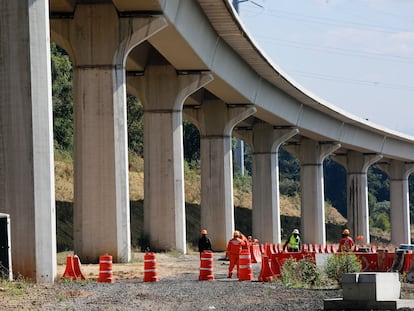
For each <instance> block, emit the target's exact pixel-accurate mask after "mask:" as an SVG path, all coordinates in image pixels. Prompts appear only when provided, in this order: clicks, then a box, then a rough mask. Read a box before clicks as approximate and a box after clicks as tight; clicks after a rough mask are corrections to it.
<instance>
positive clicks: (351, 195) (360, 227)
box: [334, 151, 382, 244]
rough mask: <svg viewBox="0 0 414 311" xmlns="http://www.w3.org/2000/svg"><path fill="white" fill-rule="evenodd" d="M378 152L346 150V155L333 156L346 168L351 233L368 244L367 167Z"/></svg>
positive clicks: (377, 158) (376, 157)
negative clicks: (360, 237) (368, 152)
mask: <svg viewBox="0 0 414 311" xmlns="http://www.w3.org/2000/svg"><path fill="white" fill-rule="evenodd" d="M381 158H382V155H379V154H363V153H360V152H357V151H348V153H347V154H346V156H340V155H338V156H335V158H334V160H335V161H338V162H339V163H341V164H342V165H343V166H344V167H345V169H346V170H347V187H348V189H347V219H348V228H349V229H350V230H351V234H352V235H353V236H354V237H356V236H363V242H364V243H367V244H369V242H370V236H369V207H368V177H367V172H368V168H369V167H370V166H371V165H372V164H373V163H375V162H377V161H378V160H379V159H381Z"/></svg>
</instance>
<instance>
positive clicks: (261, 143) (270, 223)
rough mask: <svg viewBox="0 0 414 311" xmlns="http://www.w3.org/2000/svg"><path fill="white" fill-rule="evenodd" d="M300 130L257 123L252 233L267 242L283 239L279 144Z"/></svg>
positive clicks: (253, 137) (253, 146)
mask: <svg viewBox="0 0 414 311" xmlns="http://www.w3.org/2000/svg"><path fill="white" fill-rule="evenodd" d="M298 132H299V130H298V129H296V128H275V127H273V126H272V125H271V124H268V123H257V124H255V125H253V129H252V132H251V139H250V146H251V149H252V166H253V167H252V168H253V169H252V182H253V204H252V207H253V209H252V225H253V232H252V233H253V236H254V237H255V238H257V239H259V240H260V241H262V242H263V243H264V242H268V243H280V242H281V224H280V192H279V155H278V154H279V147H280V145H281V144H282V143H283V142H285V141H286V140H288V139H289V138H291V137H293V136H294V135H296V134H297V133H298ZM247 141H248V142H249V140H247Z"/></svg>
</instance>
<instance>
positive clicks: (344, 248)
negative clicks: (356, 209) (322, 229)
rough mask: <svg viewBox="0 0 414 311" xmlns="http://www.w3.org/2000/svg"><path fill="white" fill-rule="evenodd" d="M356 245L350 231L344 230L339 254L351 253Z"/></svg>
mask: <svg viewBox="0 0 414 311" xmlns="http://www.w3.org/2000/svg"><path fill="white" fill-rule="evenodd" d="M354 245H355V243H354V240H353V239H352V238H351V237H350V236H349V230H348V229H344V231H342V238H341V240H340V241H339V248H338V252H350V251H352V249H353V247H354Z"/></svg>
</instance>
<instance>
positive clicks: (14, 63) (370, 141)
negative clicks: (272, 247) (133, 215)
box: [0, 0, 414, 283]
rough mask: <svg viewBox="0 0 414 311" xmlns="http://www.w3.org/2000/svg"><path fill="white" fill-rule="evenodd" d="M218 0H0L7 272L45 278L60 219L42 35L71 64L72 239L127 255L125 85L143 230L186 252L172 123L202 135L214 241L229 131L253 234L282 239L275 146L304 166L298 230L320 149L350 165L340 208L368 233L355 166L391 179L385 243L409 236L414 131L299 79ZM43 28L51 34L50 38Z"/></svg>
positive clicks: (319, 229) (321, 234) (90, 252)
mask: <svg viewBox="0 0 414 311" xmlns="http://www.w3.org/2000/svg"><path fill="white" fill-rule="evenodd" d="M230 2H231V1H229V0H176V1H171V0H135V1H130V0H112V1H111V0H94V1H91V0H50V1H46V0H38V1H9V0H0V4H1V7H0V8H1V10H0V20H1V32H0V81H1V83H0V212H2V213H7V214H10V216H11V217H10V218H11V231H12V232H11V240H12V255H13V271H14V272H15V273H19V274H22V275H24V276H26V277H30V278H33V279H35V280H36V281H37V282H39V283H50V282H53V281H54V277H55V276H56V229H55V228H56V224H55V217H56V214H55V198H54V174H53V167H54V163H53V138H52V137H53V133H52V107H51V74H50V60H49V43H50V40H53V41H55V42H56V43H57V44H58V45H60V46H61V47H63V48H64V49H65V50H66V51H67V52H68V54H69V55H70V58H71V60H72V63H73V75H74V85H73V89H74V132H75V137H74V144H75V152H74V167H75V186H74V187H75V202H74V247H75V249H74V251H75V253H76V254H78V255H79V257H80V258H81V260H82V261H83V262H97V260H98V258H99V255H101V254H103V253H110V254H111V255H112V256H113V259H114V261H115V262H127V261H129V260H130V253H131V243H130V228H129V226H130V225H129V224H130V215H129V195H128V161H127V160H128V159H127V157H128V147H127V129H126V124H127V120H126V91H127V90H128V92H130V93H131V94H134V95H136V96H137V97H138V98H139V99H140V100H141V102H142V103H143V107H144V123H145V125H144V127H145V128H144V131H145V134H144V135H145V136H144V149H145V151H144V152H145V154H144V157H145V169H144V172H145V200H144V201H145V202H144V214H145V215H144V223H145V225H144V232H145V234H147V235H148V238H149V240H150V243H151V247H152V248H153V249H154V250H157V249H177V250H179V251H181V252H184V253H185V252H186V232H185V209H184V203H185V198H184V177H183V147H182V119H183V117H184V118H187V119H189V120H191V121H192V122H193V123H194V124H195V125H196V126H197V127H198V129H199V131H200V135H201V146H200V147H201V161H202V203H201V210H202V211H201V223H202V225H203V226H204V227H206V228H207V229H209V232H210V234H211V236H212V238H213V240H214V244H215V248H216V249H217V250H223V249H224V247H225V244H226V241H227V240H228V239H229V238H230V236H231V232H232V231H233V229H234V210H233V208H234V207H233V192H232V191H233V190H232V157H231V136H233V135H235V136H238V137H241V138H243V139H244V140H245V141H246V142H248V143H249V144H250V146H251V149H252V150H253V183H254V185H253V234H254V235H255V237H257V238H259V239H260V240H261V241H262V242H266V241H267V242H274V243H277V242H280V239H281V236H280V231H281V228H280V207H279V196H278V162H277V153H278V150H279V148H281V147H282V148H285V149H286V150H289V151H290V152H292V153H294V154H295V155H296V156H297V157H298V158H299V160H300V163H301V187H302V225H301V227H302V232H303V239H304V242H306V243H322V244H324V243H325V242H326V241H325V240H326V237H325V226H324V218H325V216H324V209H323V202H324V190H323V173H322V172H323V171H322V168H323V159H324V158H325V157H326V156H328V155H329V154H333V155H334V159H335V160H337V161H338V162H339V163H342V165H344V167H345V168H346V170H347V172H348V185H347V187H348V189H347V196H348V199H347V201H348V215H349V216H348V218H349V224H350V226H351V230H352V232H353V234H354V235H355V236H356V235H363V236H364V238H365V242H369V226H368V203H367V191H366V189H367V177H366V173H367V169H368V167H369V166H370V165H372V164H373V163H376V162H378V161H379V162H380V164H379V166H380V167H381V168H382V169H384V171H386V172H387V173H388V174H389V176H390V180H391V206H392V213H391V218H392V220H391V222H392V240H393V242H394V243H397V244H398V243H410V234H409V232H410V230H409V229H410V227H409V226H410V223H409V210H408V208H409V202H408V191H409V189H408V176H409V174H410V173H411V172H412V170H413V164H412V163H414V138H413V137H408V136H406V135H403V134H400V133H396V132H393V131H390V130H387V129H384V128H382V127H380V126H378V125H375V124H372V123H370V122H367V121H365V120H363V119H361V118H358V117H355V116H353V115H350V114H348V113H346V112H345V111H341V110H339V109H338V108H336V107H335V106H333V105H331V104H329V103H326V102H324V101H322V100H320V99H318V98H317V97H316V96H315V95H313V94H311V93H310V92H308V91H306V90H304V89H302V88H301V87H300V86H299V85H297V84H296V83H295V82H294V81H292V80H291V79H290V78H289V77H288V76H287V75H286V74H284V73H283V72H281V71H280V70H279V69H278V68H277V66H276V65H275V64H273V63H272V62H271V61H270V60H269V59H267V58H266V57H265V56H264V54H263V53H262V52H261V51H260V50H259V48H258V47H256V46H255V45H254V43H253V42H252V40H251V39H250V38H249V36H248V34H247V32H246V30H245V29H243V27H242V25H241V23H240V21H239V20H238V17H237V14H236V13H235V11H234V9H233V8H232V6H231V3H230ZM49 33H50V37H49Z"/></svg>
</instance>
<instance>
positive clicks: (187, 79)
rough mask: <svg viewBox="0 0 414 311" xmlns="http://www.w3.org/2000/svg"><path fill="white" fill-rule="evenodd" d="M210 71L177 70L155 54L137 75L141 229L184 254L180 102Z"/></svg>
mask: <svg viewBox="0 0 414 311" xmlns="http://www.w3.org/2000/svg"><path fill="white" fill-rule="evenodd" d="M212 79H213V78H212V75H210V74H206V73H194V74H187V75H177V73H176V70H175V68H173V67H172V66H171V65H169V64H168V63H166V61H165V60H163V59H162V57H161V56H158V57H156V56H155V55H153V58H152V59H151V61H150V63H149V64H148V65H147V67H146V69H145V75H144V76H142V77H139V78H137V80H136V82H135V83H136V86H137V91H138V93H139V98H140V100H141V101H142V103H143V106H144V160H145V161H144V173H145V185H144V193H145V200H144V231H145V233H146V234H147V235H148V238H149V240H150V244H151V248H153V249H156V250H169V249H176V250H178V251H180V252H183V253H186V231H185V201H184V199H185V198H184V156H183V133H182V106H183V103H184V100H185V99H186V98H187V97H188V96H189V95H191V94H192V93H193V92H195V91H197V90H198V89H200V88H201V87H203V86H204V85H205V84H207V83H209V82H210V81H212Z"/></svg>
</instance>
